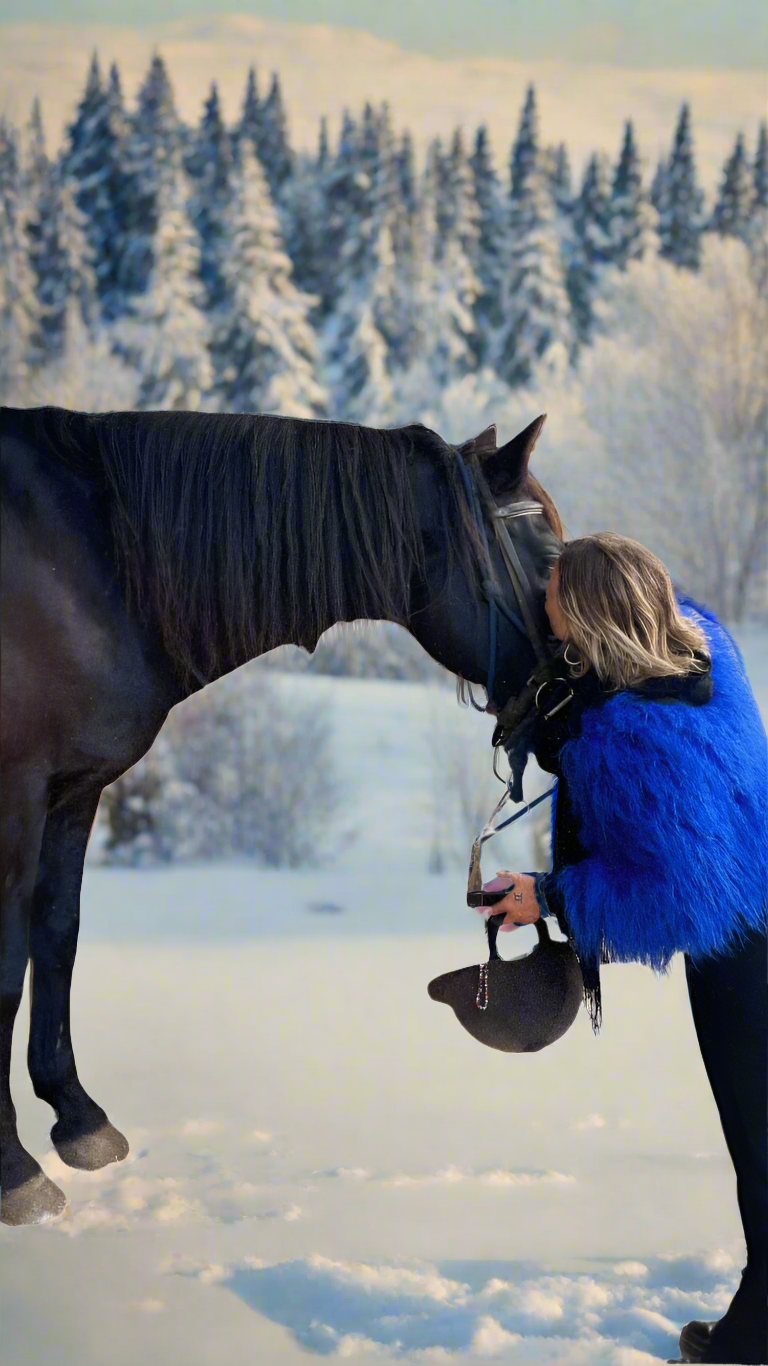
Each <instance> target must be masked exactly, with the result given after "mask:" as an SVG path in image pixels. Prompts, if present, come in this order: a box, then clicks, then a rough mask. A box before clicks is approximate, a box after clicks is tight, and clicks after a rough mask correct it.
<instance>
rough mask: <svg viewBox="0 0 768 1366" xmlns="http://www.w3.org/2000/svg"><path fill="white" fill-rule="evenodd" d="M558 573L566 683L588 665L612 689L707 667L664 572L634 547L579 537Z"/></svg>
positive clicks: (606, 535) (699, 634)
mask: <svg viewBox="0 0 768 1366" xmlns="http://www.w3.org/2000/svg"><path fill="white" fill-rule="evenodd" d="M557 566H558V583H557V599H558V603H559V606H560V610H561V612H562V614H563V617H564V618H565V621H566V623H567V627H568V641H567V646H568V648H567V656H568V657H567V658H566V660H565V662H566V664H568V667H569V668H570V669H571V673H572V675H573V677H575V678H578V677H581V675H582V674H585V673H586V672H587V670H588V669H589V667H590V666H591V667H592V668H593V669H594V670H595V673H596V674H597V676H598V678H599V679H600V680H601V681H602V682H604V683H609V684H610V685H611V687H612V690H616V689H618V688H626V687H631V686H632V685H633V684H635V683H640V682H643V681H644V680H645V679H646V678H652V677H658V676H660V675H667V676H669V675H674V674H685V673H688V672H689V671H690V670H698V671H700V672H706V670H707V669H708V668H709V665H710V662H711V661H710V658H709V647H708V642H707V638H706V636H705V634H704V632H703V630H702V629H701V627H700V626H697V625H695V624H694V623H693V622H692V621H691V620H690V619H689V618H687V617H684V616H683V614H682V613H681V612H680V610H679V608H678V605H677V602H676V600H675V591H674V588H673V585H672V580H671V579H670V577H669V574H668V573H667V570H666V569H665V567H664V565H663V564H662V563H661V560H659V559H658V558H657V557H656V555H654V554H653V553H652V551H650V550H648V549H647V547H646V546H644V545H641V544H640V542H639V541H633V540H630V538H629V537H628V536H619V535H617V534H616V533H615V532H612V531H600V532H595V533H594V534H593V535H591V536H581V537H578V538H577V539H575V540H572V541H566V543H565V548H564V550H563V551H562V553H561V555H560V557H559V559H558V560H557ZM574 650H576V651H577V652H578V655H579V659H578V660H576V661H575V662H574V661H573V660H572V659H571V658H570V656H572V654H573V652H574ZM697 655H698V656H699V657H698V658H697ZM701 656H703V659H702V658H701Z"/></svg>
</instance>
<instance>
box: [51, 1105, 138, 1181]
mask: <svg viewBox="0 0 768 1366" xmlns="http://www.w3.org/2000/svg"><path fill="white" fill-rule="evenodd" d="M51 1142H52V1144H53V1146H54V1148H55V1149H56V1151H57V1153H58V1154H59V1157H60V1158H61V1160H62V1162H66V1164H67V1166H68V1167H76V1168H77V1170H78V1171H82V1172H95V1171H98V1170H99V1168H100V1167H106V1166H107V1165H108V1163H110V1162H122V1161H123V1158H125V1157H127V1156H128V1153H129V1152H130V1148H129V1145H128V1140H127V1138H125V1136H124V1135H123V1134H121V1133H120V1130H119V1129H116V1128H115V1127H114V1125H112V1124H110V1122H109V1120H108V1119H106V1117H105V1120H104V1123H103V1124H102V1125H101V1126H100V1127H99V1128H98V1129H94V1130H93V1131H92V1132H91V1133H83V1131H82V1128H79V1129H77V1130H76V1131H75V1130H74V1129H73V1126H72V1125H71V1124H70V1125H68V1126H67V1125H65V1124H64V1122H63V1121H62V1120H59V1121H58V1123H57V1124H54V1126H53V1128H52V1129H51Z"/></svg>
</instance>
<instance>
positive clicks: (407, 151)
mask: <svg viewBox="0 0 768 1366" xmlns="http://www.w3.org/2000/svg"><path fill="white" fill-rule="evenodd" d="M395 163H396V166H397V177H398V184H399V187H400V198H401V200H402V203H403V205H404V207H405V210H406V213H408V214H409V215H412V214H414V213H415V212H416V207H417V188H416V156H415V153H414V147H413V137H412V136H411V134H410V132H409V131H408V129H406V131H405V132H404V133H403V136H402V138H401V140H400V146H399V148H398V151H397V154H396V157H395Z"/></svg>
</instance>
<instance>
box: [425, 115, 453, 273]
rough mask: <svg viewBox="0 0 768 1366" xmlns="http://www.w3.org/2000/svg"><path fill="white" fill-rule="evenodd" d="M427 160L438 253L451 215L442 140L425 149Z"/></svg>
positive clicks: (446, 156) (447, 157)
mask: <svg viewBox="0 0 768 1366" xmlns="http://www.w3.org/2000/svg"><path fill="white" fill-rule="evenodd" d="M427 159H428V161H429V166H430V175H431V178H432V183H433V186H434V193H435V215H436V217H435V226H436V232H437V237H436V239H435V241H436V250H437V251H438V253H439V252H440V251H441V250H442V244H443V241H444V239H445V237H446V234H447V232H448V228H449V226H450V223H451V214H452V207H451V173H450V154H449V153H448V152H446V151H445V149H444V147H443V140H442V138H440V137H437V138H433V139H432V142H431V143H430V145H429V147H428V148H427Z"/></svg>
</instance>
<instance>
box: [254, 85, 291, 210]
mask: <svg viewBox="0 0 768 1366" xmlns="http://www.w3.org/2000/svg"><path fill="white" fill-rule="evenodd" d="M256 155H257V158H258V160H259V162H260V164H261V166H262V169H263V171H264V174H265V176H266V178H267V184H268V185H269V189H270V193H271V195H272V198H273V200H274V202H275V203H276V204H277V203H279V202H280V197H281V194H282V191H283V188H284V186H285V184H286V182H287V181H288V180H289V179H290V177H291V175H292V174H293V152H292V150H291V144H290V140H289V136H288V119H287V116H286V113H285V105H284V103H283V92H282V90H281V88H280V77H279V76H278V74H277V72H276V71H275V72H273V74H272V84H271V85H270V88H269V94H268V95H267V98H266V99H265V101H264V103H263V105H262V106H261V118H260V141H259V144H258V146H257V148H256Z"/></svg>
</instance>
